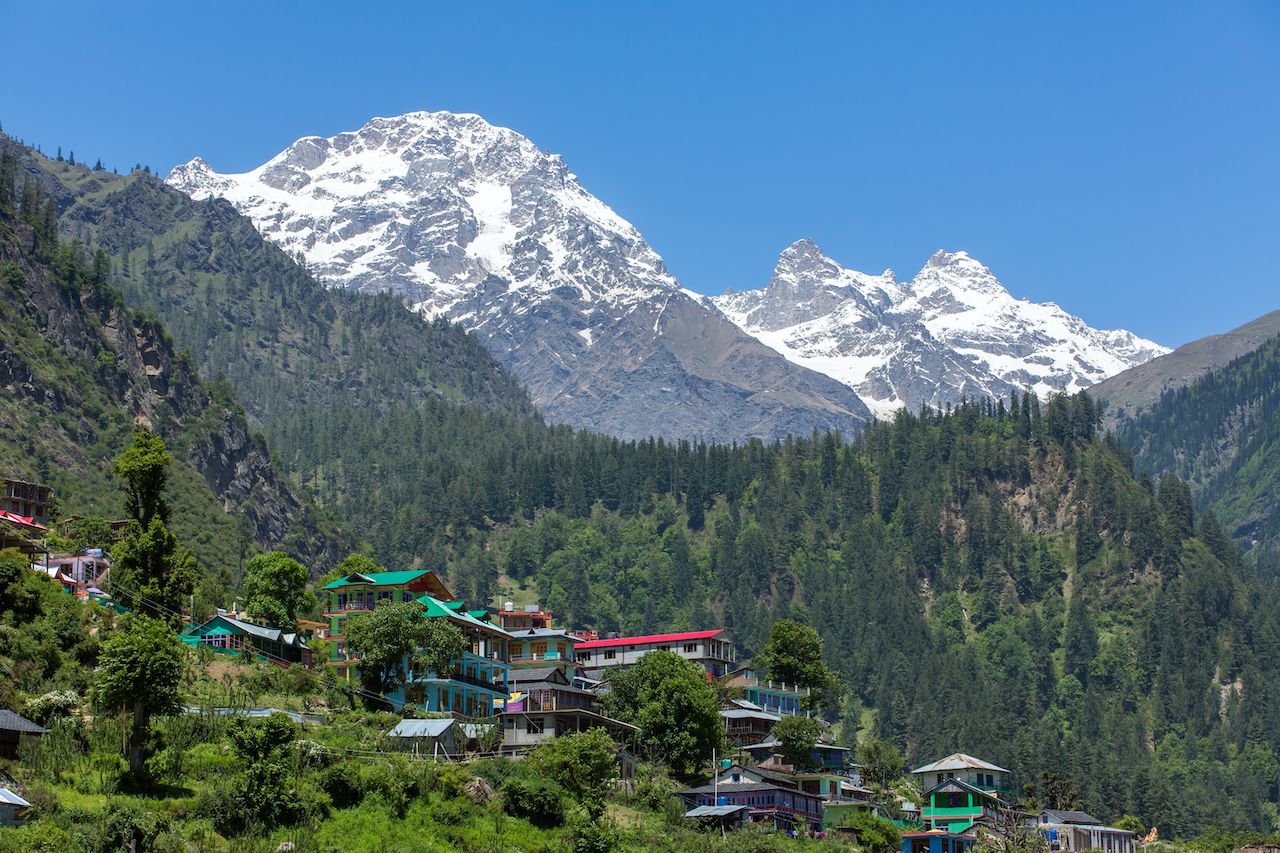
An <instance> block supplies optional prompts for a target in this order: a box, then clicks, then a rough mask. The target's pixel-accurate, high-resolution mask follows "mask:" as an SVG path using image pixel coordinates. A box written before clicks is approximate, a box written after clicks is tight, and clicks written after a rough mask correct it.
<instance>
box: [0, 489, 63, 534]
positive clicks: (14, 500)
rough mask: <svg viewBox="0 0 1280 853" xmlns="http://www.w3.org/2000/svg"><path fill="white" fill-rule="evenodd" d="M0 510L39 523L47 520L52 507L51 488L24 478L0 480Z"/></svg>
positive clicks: (45, 522)
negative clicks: (1, 485) (29, 481)
mask: <svg viewBox="0 0 1280 853" xmlns="http://www.w3.org/2000/svg"><path fill="white" fill-rule="evenodd" d="M0 483H3V487H2V488H0V510H4V511H5V512H9V513H12V514H14V515H17V516H22V517H25V518H29V519H31V520H33V521H36V522H38V523H40V524H47V523H48V522H49V512H50V510H52V509H53V490H52V489H50V488H49V487H48V486H42V485H40V484H39V483H28V482H26V481H24V480H10V479H8V478H5V479H4V480H0Z"/></svg>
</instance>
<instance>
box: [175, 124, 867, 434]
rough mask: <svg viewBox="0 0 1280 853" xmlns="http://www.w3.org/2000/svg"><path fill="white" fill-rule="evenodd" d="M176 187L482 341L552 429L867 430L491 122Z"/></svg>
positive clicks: (362, 134)
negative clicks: (553, 423) (218, 202)
mask: <svg viewBox="0 0 1280 853" xmlns="http://www.w3.org/2000/svg"><path fill="white" fill-rule="evenodd" d="M168 182H169V183H170V184H171V185H173V186H175V187H177V188H178V189H181V190H182V191H184V192H186V193H187V194H189V195H190V196H192V197H193V198H195V199H205V198H210V197H221V198H225V199H226V200H228V201H230V202H231V203H232V204H233V205H234V206H235V207H236V208H237V209H238V210H239V211H240V212H242V213H244V214H246V215H247V216H249V217H250V219H252V220H253V222H254V224H255V225H256V226H257V228H258V229H259V231H260V232H261V233H262V234H263V235H264V236H266V237H267V238H268V239H270V240H272V241H273V242H275V243H276V244H278V245H279V246H280V247H281V248H283V249H284V250H285V251H286V252H288V253H290V254H291V255H294V256H297V257H302V258H304V259H305V262H306V264H307V266H308V268H309V269H310V270H311V272H312V273H314V274H315V275H316V276H318V277H320V278H321V279H322V280H324V281H326V282H327V283H329V284H332V285H336V286H341V287H345V288H350V289H355V290H360V291H379V292H381V291H389V292H391V293H394V294H396V295H398V296H400V297H402V298H403V299H405V300H406V301H408V302H409V303H410V304H412V305H414V306H415V307H417V308H418V309H419V310H420V311H421V312H422V313H423V314H424V315H426V316H428V317H434V316H445V317H448V318H449V319H451V320H454V321H456V322H458V323H460V324H462V325H463V326H464V327H466V328H467V329H469V330H473V331H474V332H475V333H476V334H477V335H478V336H479V338H480V340H481V341H482V342H483V343H484V344H485V346H486V347H487V348H488V349H489V351H490V352H491V353H493V355H494V356H496V357H497V358H498V360H499V361H500V362H502V363H503V364H504V365H505V366H506V367H507V368H508V369H510V370H511V371H512V372H513V373H514V374H515V375H516V376H517V377H518V378H519V379H520V380H521V381H522V382H523V383H524V384H525V385H526V387H527V388H528V389H529V392H530V394H531V396H532V397H533V400H534V402H535V404H536V405H537V406H538V407H539V409H541V410H542V411H543V412H544V413H545V414H546V415H547V416H548V417H549V418H551V419H552V420H558V421H565V422H568V423H572V424H574V425H577V426H581V427H589V428H592V429H596V430H601V431H604V432H608V433H611V434H614V435H619V436H623V437H633V438H638V437H645V436H649V435H665V436H669V437H698V438H708V439H710V438H717V439H741V438H744V437H747V436H759V437H764V438H773V437H778V436H782V435H785V434H786V433H789V432H807V431H809V430H810V429H812V428H814V427H817V428H819V429H827V428H838V429H841V430H844V431H845V432H849V431H850V430H852V429H853V428H855V427H857V426H858V425H860V424H862V423H864V422H865V421H866V420H867V419H868V418H869V411H868V410H867V408H866V407H865V406H864V405H863V404H862V402H861V401H860V400H859V399H858V397H857V395H856V394H854V393H853V392H852V391H851V390H850V389H849V388H848V387H846V386H845V385H843V384H841V383H840V382H838V381H835V380H833V379H831V378H830V377H828V376H825V375H822V374H820V373H817V372H814V371H811V370H808V369H806V368H804V367H802V366H798V365H796V364H794V363H792V362H789V361H788V360H787V359H785V358H783V356H782V355H780V354H779V353H778V352H776V351H775V350H773V349H770V348H769V347H768V346H765V345H764V344H762V343H761V342H760V341H758V340H756V339H755V338H753V337H752V336H750V335H747V334H745V333H744V332H743V331H741V330H740V329H739V328H737V327H736V326H735V325H734V324H733V323H731V322H729V320H728V319H726V318H725V317H724V316H723V315H722V314H721V313H720V311H718V310H717V309H716V308H715V306H713V305H712V304H710V303H709V301H708V300H706V299H704V298H703V297H700V296H698V295H697V294H694V293H692V292H690V291H687V290H685V289H684V288H682V287H681V286H680V284H679V282H677V281H676V280H675V278H674V277H673V276H672V275H671V274H670V273H669V272H668V271H667V269H666V266H665V265H664V264H663V261H662V258H661V257H659V256H658V254H657V253H656V252H654V250H653V249H652V248H650V246H649V245H648V244H647V243H646V242H645V240H644V238H643V237H642V236H641V235H640V233H639V232H638V231H637V230H636V229H635V228H634V227H632V226H631V224H630V223H628V222H626V221H625V220H624V219H622V218H621V217H620V216H618V215H617V214H616V213H614V212H613V211H612V210H611V209H609V208H608V207H607V206H606V205H605V204H603V203H602V202H601V201H599V200H598V199H596V198H595V197H594V196H592V195H591V194H590V193H588V192H587V191H586V190H585V189H584V188H583V187H582V186H581V184H579V183H578V180H577V178H576V177H575V176H574V175H573V174H572V173H571V172H570V171H569V169H568V167H567V166H566V165H565V163H564V161H563V160H562V159H561V158H560V157H558V156H556V155H553V154H547V153H545V152H543V151H540V150H539V149H538V148H537V146H535V145H534V144H533V143H532V142H530V141H529V140H528V139H526V138H524V137H523V136H520V135H519V134H517V133H515V132H513V131H511V130H507V129H505V128H499V127H494V126H492V125H490V124H488V123H486V122H485V121H483V120H482V119H481V118H479V117H477V116H473V115H456V114H452V113H425V112H420V113H410V114H407V115H404V116H400V117H397V118H385V119H384V118H378V119H373V120H371V121H370V122H369V123H367V124H366V125H365V126H364V127H362V128H360V129H359V130H357V131H354V132H350V133H342V134H339V135H337V136H334V137H331V138H327V139H324V138H318V137H308V138H304V139H301V140H299V141H297V142H295V143H294V144H293V145H291V146H289V148H288V149H286V150H285V151H283V152H282V153H281V154H280V155H278V156H277V157H275V158H273V159H272V160H270V161H269V162H267V163H266V164H264V165H263V166H261V167H259V168H257V169H254V170H253V171H250V172H247V173H244V174H219V173H217V172H215V171H213V169H212V168H211V167H210V166H209V165H208V164H207V163H205V162H204V161H203V160H201V159H200V158H196V159H195V160H192V161H191V162H190V163H187V164H185V165H183V166H179V167H177V168H176V169H174V170H173V172H172V173H171V174H170V175H169V177H168Z"/></svg>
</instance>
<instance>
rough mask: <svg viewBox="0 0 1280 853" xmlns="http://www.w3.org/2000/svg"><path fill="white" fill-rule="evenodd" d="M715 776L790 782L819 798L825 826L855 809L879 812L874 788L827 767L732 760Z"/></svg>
mask: <svg viewBox="0 0 1280 853" xmlns="http://www.w3.org/2000/svg"><path fill="white" fill-rule="evenodd" d="M715 780H716V781H718V782H719V783H720V784H721V785H726V784H730V785H732V784H741V783H743V782H773V783H776V784H779V785H788V786H791V787H794V788H796V789H797V790H800V791H803V792H804V793H806V794H812V795H814V796H815V797H817V798H818V801H819V805H820V807H821V809H822V824H823V826H825V827H831V826H835V825H838V824H840V823H842V822H844V820H845V819H846V817H847V816H848V815H849V814H850V813H852V812H854V811H869V812H872V813H878V808H879V807H878V806H877V804H876V803H874V802H872V800H871V791H869V790H867V789H866V788H863V787H861V786H859V785H856V784H854V782H853V780H852V779H850V778H849V777H848V776H844V775H842V774H839V773H831V772H827V771H821V770H817V771H803V770H796V769H795V768H794V767H792V766H790V765H786V764H782V763H781V762H777V761H771V762H769V763H766V764H762V765H757V766H754V767H743V766H742V765H739V764H732V765H730V766H729V767H728V768H726V769H724V770H722V771H720V772H719V773H718V774H716V776H715Z"/></svg>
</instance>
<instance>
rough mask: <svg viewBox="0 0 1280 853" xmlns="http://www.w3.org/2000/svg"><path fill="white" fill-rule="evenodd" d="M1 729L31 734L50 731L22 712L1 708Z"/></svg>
mask: <svg viewBox="0 0 1280 853" xmlns="http://www.w3.org/2000/svg"><path fill="white" fill-rule="evenodd" d="M0 729H4V730H5V731H9V732H22V733H23V734H29V735H42V734H44V733H45V732H47V731H49V730H48V729H46V728H45V727H44V726H39V725H36V724H35V723H33V722H31V721H30V720H28V719H27V718H26V717H24V716H22V715H21V714H18V713H15V712H13V711H6V710H0Z"/></svg>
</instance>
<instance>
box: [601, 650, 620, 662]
mask: <svg viewBox="0 0 1280 853" xmlns="http://www.w3.org/2000/svg"><path fill="white" fill-rule="evenodd" d="M617 656H618V653H617V652H615V651H614V650H613V649H605V650H604V659H605V660H613V659H614V658H615V657H617Z"/></svg>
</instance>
